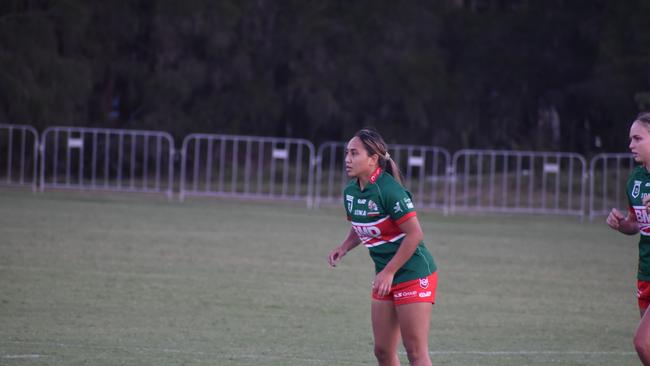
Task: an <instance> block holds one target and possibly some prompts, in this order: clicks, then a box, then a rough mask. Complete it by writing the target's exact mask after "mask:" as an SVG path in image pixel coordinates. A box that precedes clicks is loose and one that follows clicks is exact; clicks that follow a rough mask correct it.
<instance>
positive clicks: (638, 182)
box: [632, 180, 641, 198]
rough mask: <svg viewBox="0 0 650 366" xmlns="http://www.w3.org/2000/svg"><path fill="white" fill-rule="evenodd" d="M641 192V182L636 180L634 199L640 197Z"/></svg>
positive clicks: (633, 192) (633, 190)
mask: <svg viewBox="0 0 650 366" xmlns="http://www.w3.org/2000/svg"><path fill="white" fill-rule="evenodd" d="M640 192H641V181H640V180H635V181H634V187H633V188H632V197H634V198H637V197H639V193H640Z"/></svg>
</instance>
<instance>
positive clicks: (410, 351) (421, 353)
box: [404, 342, 429, 364]
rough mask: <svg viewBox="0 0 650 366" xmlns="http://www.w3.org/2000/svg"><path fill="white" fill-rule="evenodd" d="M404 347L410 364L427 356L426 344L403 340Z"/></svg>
mask: <svg viewBox="0 0 650 366" xmlns="http://www.w3.org/2000/svg"><path fill="white" fill-rule="evenodd" d="M404 349H405V350H406V356H407V357H408V359H409V362H410V363H411V364H419V362H420V361H422V360H426V359H428V358H429V348H428V347H427V345H426V344H421V343H419V342H405V343H404Z"/></svg>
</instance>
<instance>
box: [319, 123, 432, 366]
mask: <svg viewBox="0 0 650 366" xmlns="http://www.w3.org/2000/svg"><path fill="white" fill-rule="evenodd" d="M345 168H346V171H347V174H348V175H349V176H350V177H351V178H353V179H352V180H351V181H350V183H348V185H347V186H346V188H345V190H344V192H343V198H344V205H345V210H346V214H347V218H348V220H349V221H350V222H351V223H352V228H351V229H350V232H349V233H348V236H347V238H346V239H345V240H344V241H343V243H342V244H341V245H340V246H338V247H336V248H334V249H333V250H332V251H331V252H330V254H329V258H328V260H329V264H330V265H331V266H333V267H334V266H336V264H337V263H338V262H339V261H340V260H341V259H342V258H343V256H345V254H346V253H347V252H349V251H350V250H352V249H353V248H354V247H356V246H357V245H359V244H361V243H363V244H364V245H365V246H366V247H367V248H368V249H369V251H370V257H371V258H372V260H373V261H374V263H375V273H376V274H375V279H374V281H373V283H372V305H371V319H372V330H373V336H374V340H375V347H374V353H375V357H376V358H377V361H378V364H379V365H380V366H395V365H399V358H398V356H397V344H398V342H399V339H400V336H401V338H402V342H403V344H404V347H405V349H406V353H407V357H408V360H409V363H410V364H411V365H417V366H429V365H431V359H430V358H429V322H430V319H431V308H432V304H433V303H434V302H435V296H436V287H437V282H438V277H437V272H436V265H435V263H434V261H433V257H432V256H431V254H430V253H429V251H428V250H427V249H426V247H425V246H424V243H423V242H422V237H423V234H422V229H421V228H420V223H419V221H418V218H417V216H416V212H415V208H414V206H413V202H412V201H411V194H410V193H409V192H408V191H406V189H405V188H404V187H403V186H402V180H401V176H400V173H399V169H398V167H397V165H396V164H395V162H394V161H393V160H392V159H391V158H390V155H389V153H388V151H387V147H386V143H385V142H384V140H383V139H382V138H381V136H380V135H379V133H377V132H376V131H374V130H370V129H363V130H361V131H359V132H357V133H356V134H355V135H354V137H353V138H352V139H351V140H350V141H349V142H348V145H347V148H346V150H345Z"/></svg>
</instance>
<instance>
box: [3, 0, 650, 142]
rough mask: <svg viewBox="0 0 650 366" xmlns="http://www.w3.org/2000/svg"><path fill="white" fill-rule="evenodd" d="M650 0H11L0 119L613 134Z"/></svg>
mask: <svg viewBox="0 0 650 366" xmlns="http://www.w3.org/2000/svg"><path fill="white" fill-rule="evenodd" d="M649 4H650V3H648V2H647V1H644V0H634V1H615V0H593V1H592V0H590V1H586V0H582V1H562V0H547V1H542V0H505V1H503V0H501V1H495V0H483V1H478V0H454V1H452V0H447V1H442V0H441V1H436V2H406V3H395V2H389V1H369V0H360V1H355V2H349V1H329V2H322V1H316V0H306V1H295V0H293V1H292V0H286V1H231V0H223V1H216V2H215V1H207V0H193V1H182V2H178V1H172V0H158V1H143V0H141V1H129V2H121V1H81V0H65V1H63V0H62V1H46V0H41V1H36V0H32V1H17V0H13V1H11V0H7V1H3V2H2V3H1V4H0V121H1V122H12V123H27V124H32V125H35V126H37V127H38V128H40V129H43V128H45V127H46V126H49V125H70V124H73V125H83V126H101V127H112V128H138V129H155V130H164V131H168V132H170V133H172V134H173V135H174V136H175V137H176V138H177V139H180V138H182V137H183V136H185V135H186V134H188V133H190V132H206V133H228V134H252V135H270V136H287V137H303V138H307V139H310V140H312V141H314V142H316V143H319V142H322V141H324V140H344V139H347V138H348V137H349V136H350V135H351V134H352V133H354V131H356V130H357V129H359V128H360V127H362V126H374V127H377V128H379V129H380V131H381V132H382V133H383V134H384V135H385V136H386V137H387V139H388V140H389V141H390V142H402V143H413V144H435V145H439V146H443V147H446V148H448V149H451V150H455V149H458V148H463V147H473V148H513V149H545V150H546V149H553V150H555V149H560V150H571V151H577V152H581V153H586V154H591V153H595V152H599V151H621V150H624V147H625V145H626V142H625V141H626V135H627V126H628V124H629V123H630V122H631V120H632V119H633V118H634V116H635V115H636V113H637V112H638V111H639V109H641V108H646V106H647V105H648V104H649V102H648V101H647V99H648V98H647V93H648V92H650V72H649V71H648V70H650V51H649V48H648V45H649V44H650V22H648V21H647V19H648V15H650V14H649V13H650V5H649ZM598 141H600V142H599V143H598Z"/></svg>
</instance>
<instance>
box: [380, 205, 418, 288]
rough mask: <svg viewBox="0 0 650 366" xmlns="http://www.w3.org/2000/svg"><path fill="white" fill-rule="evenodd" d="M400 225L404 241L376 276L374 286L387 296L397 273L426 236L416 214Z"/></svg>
mask: <svg viewBox="0 0 650 366" xmlns="http://www.w3.org/2000/svg"><path fill="white" fill-rule="evenodd" d="M398 226H399V228H400V229H401V230H402V232H403V233H404V234H406V236H405V237H404V239H402V243H401V244H400V246H399V249H397V252H396V253H395V255H394V256H393V258H392V259H391V260H390V261H389V262H388V263H387V264H386V267H384V269H383V270H382V271H381V272H379V273H377V276H376V277H375V281H374V283H373V287H374V288H375V290H376V291H377V293H378V294H379V295H380V296H385V295H387V294H388V293H389V292H390V289H391V285H392V283H393V278H394V277H395V273H396V272H397V271H398V270H399V269H400V268H402V266H403V265H404V263H406V262H407V261H408V260H409V259H410V258H411V256H413V253H415V249H416V248H417V246H418V244H419V243H420V242H421V241H422V239H423V237H424V234H422V228H421V227H420V221H418V218H417V216H415V215H413V216H411V217H410V218H408V219H407V220H406V221H404V222H402V223H401V224H399V225H398Z"/></svg>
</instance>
